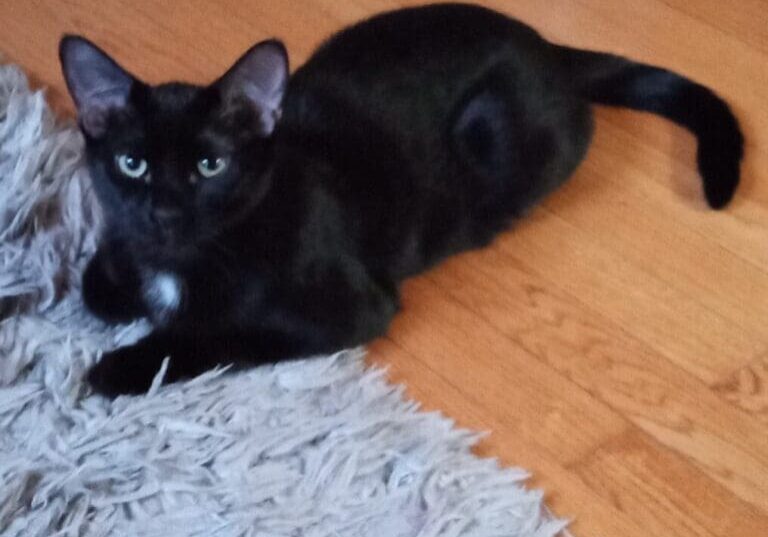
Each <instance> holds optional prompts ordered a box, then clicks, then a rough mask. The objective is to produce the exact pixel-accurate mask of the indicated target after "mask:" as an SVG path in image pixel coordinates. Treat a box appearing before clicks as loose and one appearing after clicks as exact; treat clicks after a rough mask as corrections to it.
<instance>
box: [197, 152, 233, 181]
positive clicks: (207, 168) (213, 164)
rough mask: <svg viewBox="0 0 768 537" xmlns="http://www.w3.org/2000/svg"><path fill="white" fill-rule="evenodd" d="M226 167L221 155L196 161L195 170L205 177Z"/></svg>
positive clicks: (217, 173) (215, 173)
mask: <svg viewBox="0 0 768 537" xmlns="http://www.w3.org/2000/svg"><path fill="white" fill-rule="evenodd" d="M226 168H227V160H226V159H224V158H221V157H206V158H201V159H200V160H198V161H197V171H198V172H200V175H202V176H203V177H205V178H206V179H207V178H210V177H215V176H216V175H219V174H220V173H221V172H223V171H224V170H225V169H226Z"/></svg>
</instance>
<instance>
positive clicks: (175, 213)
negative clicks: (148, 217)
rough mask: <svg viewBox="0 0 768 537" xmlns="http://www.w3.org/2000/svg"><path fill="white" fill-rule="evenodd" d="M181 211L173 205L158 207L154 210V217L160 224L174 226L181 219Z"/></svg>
mask: <svg viewBox="0 0 768 537" xmlns="http://www.w3.org/2000/svg"><path fill="white" fill-rule="evenodd" d="M181 216H182V214H181V211H180V210H179V209H175V208H173V207H156V208H155V209H154V210H153V211H152V217H153V218H154V220H155V222H157V223H158V224H159V225H161V226H163V227H165V226H172V225H174V224H176V223H178V222H179V221H180V220H181Z"/></svg>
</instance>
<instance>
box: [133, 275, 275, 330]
mask: <svg viewBox="0 0 768 537" xmlns="http://www.w3.org/2000/svg"><path fill="white" fill-rule="evenodd" d="M142 276H143V277H142V288H141V292H142V298H143V300H144V303H145V305H146V306H147V309H148V311H149V317H150V319H151V320H152V322H153V323H154V324H155V325H158V326H167V325H169V324H172V323H176V322H182V323H186V322H193V323H199V322H204V323H209V324H227V323H231V322H243V321H244V320H246V319H253V318H254V316H256V315H258V314H260V313H261V312H262V310H263V305H264V302H265V284H264V281H263V280H262V279H261V278H258V277H256V276H254V275H253V274H240V273H239V272H238V271H236V270H234V268H232V269H231V270H230V272H229V273H228V274H227V275H226V276H224V275H219V274H207V273H206V274H203V275H188V274H180V273H178V272H173V271H169V270H152V271H145V272H144V274H143V275H142Z"/></svg>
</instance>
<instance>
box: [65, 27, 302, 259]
mask: <svg viewBox="0 0 768 537" xmlns="http://www.w3.org/2000/svg"><path fill="white" fill-rule="evenodd" d="M60 58H61V63H62V68H63V71H64V77H65V79H66V82H67V86H68V88H69V92H70V94H71V95H72V98H73V100H74V102H75V105H76V107H77V113H78V122H79V125H80V128H81V130H82V132H83V134H84V135H85V139H86V146H87V153H88V162H89V166H90V170H91V174H92V177H93V182H94V185H95V188H96V191H97V194H98V196H99V200H100V202H101V205H102V207H103V209H104V213H105V215H106V220H107V223H108V226H109V229H110V231H111V232H112V233H116V234H118V235H119V236H120V237H121V238H122V239H123V240H125V241H127V242H128V243H130V244H132V245H134V246H135V247H138V248H146V249H148V250H147V252H152V251H154V252H156V253H158V255H162V254H164V253H165V254H167V255H171V256H172V255H173V254H174V253H181V252H185V251H187V252H190V251H194V249H195V248H196V247H197V246H198V245H199V244H201V243H203V242H205V241H207V240H209V239H212V238H215V236H216V235H217V234H218V233H219V232H220V231H221V230H223V229H225V228H227V227H228V226H229V225H231V224H232V222H233V221H236V220H237V219H238V218H239V217H240V216H241V215H242V214H243V213H244V212H245V211H247V210H249V209H250V208H252V207H253V206H254V205H256V204H257V203H258V202H259V201H260V199H261V198H262V197H263V196H264V194H265V192H266V190H267V189H268V188H269V168H270V160H271V144H270V141H271V136H272V133H273V131H274V129H275V126H276V123H277V121H278V119H279V114H280V107H281V102H282V99H283V95H284V92H285V88H286V83H287V79H288V58H287V54H286V51H285V47H284V46H283V45H282V44H281V43H280V42H279V41H274V40H270V41H264V42H262V43H259V44H257V45H255V46H254V47H252V48H251V49H250V50H248V52H246V53H245V54H244V55H243V56H242V57H241V58H240V59H239V60H238V61H237V62H236V63H235V64H234V65H233V66H232V67H231V68H230V69H229V70H228V71H227V72H226V73H224V75H223V76H221V78H219V79H218V80H217V81H215V82H214V83H212V84H211V85H209V86H194V85H190V84H181V83H169V84H162V85H159V86H150V85H148V84H145V83H143V82H142V81H140V80H138V79H137V78H136V77H134V76H133V75H131V74H130V73H128V72H127V71H126V70H125V69H123V68H122V67H120V66H119V65H118V64H117V63H116V62H115V61H114V60H113V59H112V58H110V57H109V56H108V55H107V54H106V53H105V52H104V51H102V50H101V49H99V48H98V47H96V46H95V45H93V44H92V43H91V42H89V41H87V40H86V39H83V38H81V37H76V36H66V37H64V38H63V39H62V41H61V45H60Z"/></svg>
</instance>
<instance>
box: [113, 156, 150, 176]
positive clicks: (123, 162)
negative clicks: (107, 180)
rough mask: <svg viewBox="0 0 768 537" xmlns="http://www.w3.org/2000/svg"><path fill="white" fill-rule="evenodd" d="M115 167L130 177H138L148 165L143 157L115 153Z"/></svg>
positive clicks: (144, 172) (143, 173)
mask: <svg viewBox="0 0 768 537" xmlns="http://www.w3.org/2000/svg"><path fill="white" fill-rule="evenodd" d="M115 159H116V160H117V168H118V169H119V170H120V173H122V174H123V175H125V176H126V177H130V178H131V179H140V178H141V177H143V176H144V175H145V174H146V173H147V169H148V168H149V165H148V164H147V161H146V160H144V159H143V158H138V157H134V156H133V155H117V157H115Z"/></svg>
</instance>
